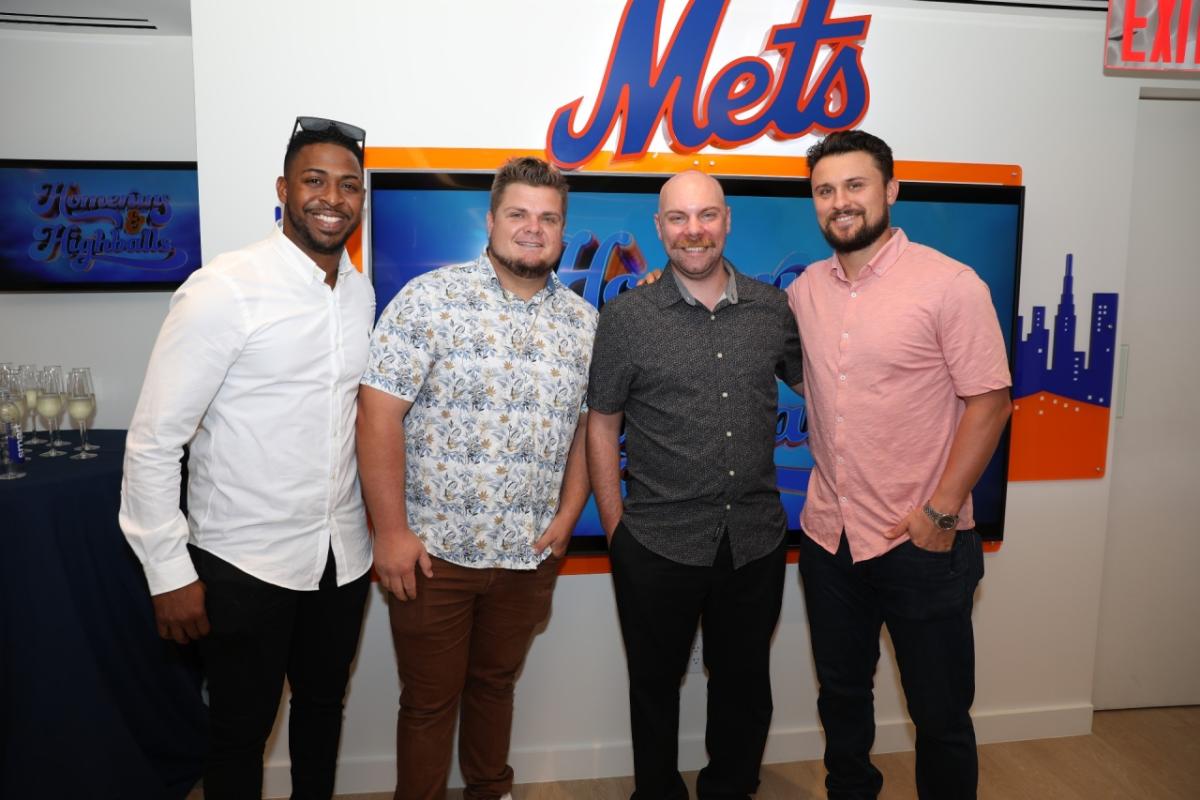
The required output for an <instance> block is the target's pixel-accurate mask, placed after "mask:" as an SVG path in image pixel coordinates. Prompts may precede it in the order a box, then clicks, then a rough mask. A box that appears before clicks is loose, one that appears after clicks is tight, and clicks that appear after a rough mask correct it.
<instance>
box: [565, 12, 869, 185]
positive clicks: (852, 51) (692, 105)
mask: <svg viewBox="0 0 1200 800" xmlns="http://www.w3.org/2000/svg"><path fill="white" fill-rule="evenodd" d="M833 4H834V0H804V2H802V3H801V4H800V7H799V10H798V11H797V12H796V19H795V20H794V21H792V22H790V23H787V24H784V25H776V26H774V27H772V28H771V31H770V35H769V36H768V39H767V45H766V49H767V50H770V51H775V52H777V53H779V54H780V56H781V60H780V63H779V66H778V67H777V68H773V67H772V66H771V64H770V63H769V62H768V61H767V60H766V59H764V58H761V57H759V56H746V57H742V58H737V59H734V60H733V61H731V62H729V63H728V64H726V65H725V66H724V67H722V68H721V69H720V70H719V71H718V72H717V74H716V75H715V76H714V77H713V79H712V80H711V81H710V82H709V84H708V86H707V87H706V88H703V92H702V91H701V90H702V85H701V83H702V79H703V76H704V75H705V73H706V72H707V70H708V63H709V59H710V57H711V55H712V49H713V45H714V43H715V42H716V38H717V33H718V32H719V31H720V28H721V23H722V21H723V20H724V17H725V12H726V10H727V8H728V5H729V0H691V2H689V3H688V5H687V8H686V9H685V10H684V12H683V14H682V16H681V17H680V19H679V22H678V23H677V24H676V26H675V30H674V32H673V33H672V35H671V40H670V42H668V44H667V47H666V49H665V50H664V51H663V54H662V56H661V58H659V57H658V55H657V54H658V52H659V47H658V32H659V29H660V26H661V23H662V11H663V8H662V7H663V0H628V2H627V3H626V6H625V11H624V13H623V14H622V16H621V22H620V24H619V26H618V27H617V33H616V38H615V41H614V42H613V47H612V50H611V52H610V54H609V58H608V67H607V69H606V71H605V74H604V78H603V80H602V81H601V84H600V89H599V92H598V93H597V100H596V103H595V106H594V107H593V110H592V113H591V116H590V117H589V119H588V121H587V122H586V123H585V124H584V125H583V127H582V128H580V127H579V126H578V115H579V109H580V106H581V105H582V103H583V98H582V97H580V98H577V99H576V100H573V101H572V102H570V103H567V104H566V105H564V106H562V107H560V108H559V109H558V110H557V111H556V112H555V113H554V116H553V118H552V119H551V121H550V127H549V130H548V131H547V134H546V153H547V156H548V157H549V159H550V160H551V161H553V162H554V163H556V164H558V165H559V166H562V167H566V168H575V167H579V166H581V165H583V164H585V163H587V162H588V161H590V160H591V159H592V158H593V157H595V155H596V154H597V153H598V152H599V151H600V148H601V147H602V146H603V145H604V143H605V142H606V141H608V139H609V136H610V135H611V134H612V132H613V130H614V128H616V126H617V124H618V123H620V126H621V127H620V133H619V136H618V143H617V149H616V153H615V155H614V160H617V161H620V160H630V159H636V158H639V157H640V156H642V155H644V154H645V153H646V151H647V149H648V148H649V146H650V139H651V137H652V136H653V135H654V132H655V130H657V129H658V127H659V125H660V124H663V125H665V135H666V137H667V141H668V143H669V145H670V147H671V149H672V150H674V151H676V152H678V153H694V152H696V151H698V150H700V149H702V148H704V147H708V146H715V147H720V148H734V147H738V146H740V145H742V144H745V143H747V142H750V141H752V140H754V139H757V138H759V137H761V136H763V135H768V136H771V137H772V138H775V139H794V138H797V137H800V136H804V135H805V134H808V133H810V132H814V131H825V132H828V131H835V130H844V129H846V128H852V127H854V126H855V125H856V124H858V122H859V121H860V120H861V119H862V118H863V116H864V115H865V114H866V112H867V106H868V104H869V101H870V90H869V87H868V85H867V76H866V73H865V72H864V71H863V67H862V45H863V42H864V41H865V40H866V37H867V30H868V28H869V27H870V22H871V18H870V16H869V15H864V16H859V17H845V18H841V19H834V18H833V17H832V13H833ZM822 57H823V61H822Z"/></svg>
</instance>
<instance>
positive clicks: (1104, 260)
mask: <svg viewBox="0 0 1200 800" xmlns="http://www.w3.org/2000/svg"><path fill="white" fill-rule="evenodd" d="M622 5H623V4H622V3H621V2H619V0H587V1H586V2H585V1H583V0H578V1H577V2H570V3H564V2H557V0H526V1H525V2H523V3H521V4H519V13H518V7H517V4H512V3H493V2H485V1H484V0H472V1H471V2H460V3H440V4H427V3H415V2H408V3H369V2H357V3H355V2H347V3H343V4H341V5H339V6H337V8H336V10H331V7H330V6H329V4H327V3H317V2H314V1H313V0H289V1H285V0H263V2H259V3H253V4H250V3H245V2H241V1H240V0H205V2H203V3H195V4H194V5H193V27H192V31H193V36H192V44H193V48H194V52H195V103H196V112H195V154H196V155H197V156H198V160H199V162H200V193H201V206H202V208H201V211H202V213H201V219H202V226H203V236H204V248H205V253H206V254H208V255H209V256H210V257H211V255H212V254H214V253H217V252H221V251H222V250H226V249H229V248H232V247H237V246H240V245H242V244H245V243H246V242H249V241H252V240H254V239H256V238H259V237H261V236H262V235H263V233H264V232H265V230H266V226H267V225H268V224H269V222H270V219H271V214H272V208H273V205H274V194H273V189H272V186H273V180H274V178H275V176H276V175H277V174H278V172H279V162H280V159H281V155H282V149H283V144H284V142H285V140H286V137H287V134H288V133H289V131H290V128H291V123H292V120H293V118H294V117H295V116H296V115H297V114H317V115H322V116H330V117H334V118H339V119H345V120H348V121H352V122H356V123H358V124H361V125H363V126H364V127H366V129H367V130H368V136H369V142H370V144H372V145H388V146H402V147H416V146H452V147H511V148H540V147H542V146H543V143H544V141H545V133H546V126H547V124H548V122H549V119H550V115H551V113H552V112H553V110H554V109H555V108H557V107H558V106H559V105H561V104H563V103H565V102H567V101H569V100H572V99H574V98H575V97H578V96H580V95H584V96H585V98H586V100H585V104H586V103H589V102H590V101H591V100H592V99H593V98H594V96H595V95H594V92H595V91H596V89H597V87H598V84H599V81H600V78H601V75H602V74H603V69H604V64H605V62H606V59H607V56H608V51H609V47H610V44H611V37H612V34H613V31H614V30H615V28H616V24H617V21H618V19H619V17H620V13H621V9H622ZM683 6H684V2H683V0H670V2H668V3H667V8H666V11H665V13H664V15H663V18H664V19H665V20H667V21H668V22H673V21H674V20H675V19H676V18H677V17H678V14H679V13H680V11H681V9H682V8H683ZM796 7H797V4H796V3H795V2H794V0H759V2H755V3H736V4H731V7H730V9H729V11H728V14H727V16H726V20H725V26H724V29H723V30H722V33H721V36H720V38H719V39H718V42H717V46H716V48H715V50H714V54H713V59H712V65H713V69H714V70H715V69H717V68H719V67H720V66H721V65H723V64H725V63H726V62H728V61H729V60H731V59H732V58H734V57H736V56H739V55H747V54H754V53H757V52H758V50H759V48H760V47H761V45H762V43H763V42H764V41H765V36H766V33H767V30H768V29H769V27H770V26H771V25H773V24H778V23H783V22H787V21H789V20H790V19H791V18H792V16H793V15H794V13H795V10H796ZM837 13H838V14H839V15H843V16H848V15H851V14H857V13H871V14H873V21H872V24H871V29H870V34H869V38H868V41H867V46H866V53H865V57H864V61H865V67H866V70H867V74H868V76H869V79H870V81H871V110H870V113H869V114H868V116H867V117H866V119H865V120H864V122H863V127H865V128H866V129H868V130H872V131H874V132H876V133H879V134H881V135H882V136H884V137H885V138H886V139H888V140H889V142H890V143H891V144H892V145H893V147H894V148H895V150H896V152H897V154H898V156H899V157H900V158H903V159H909V160H931V161H974V162H1003V163H1016V164H1019V165H1021V166H1022V167H1023V168H1024V171H1025V172H1024V174H1025V183H1026V185H1027V187H1028V195H1027V206H1026V216H1025V241H1024V250H1023V276H1022V278H1023V292H1022V298H1021V308H1022V312H1023V313H1024V314H1026V316H1027V317H1028V314H1029V308H1030V306H1032V305H1033V304H1039V305H1045V304H1052V303H1053V302H1055V301H1056V299H1057V294H1058V287H1059V281H1060V276H1061V272H1062V260H1063V255H1064V254H1065V253H1067V252H1073V253H1075V256H1076V260H1075V264H1076V276H1077V277H1076V293H1077V295H1078V296H1079V297H1081V298H1083V297H1087V296H1088V295H1090V294H1091V292H1093V291H1121V290H1123V288H1124V282H1125V264H1124V256H1125V253H1126V252H1127V238H1128V220H1129V210H1130V208H1129V206H1130V204H1129V197H1128V194H1129V191H1130V187H1131V184H1132V153H1133V143H1134V126H1135V116H1136V102H1137V93H1138V87H1139V86H1140V85H1143V84H1144V83H1145V82H1146V81H1145V80H1144V79H1141V78H1137V79H1134V78H1117V77H1105V76H1104V75H1103V74H1102V70H1101V57H1102V52H1103V42H1104V34H1105V31H1104V20H1103V16H1102V15H1091V14H1080V13H1077V12H1062V13H1055V12H1037V13H1033V12H1026V13H1012V12H1008V11H1004V10H975V9H960V8H945V7H936V6H934V7H931V6H927V5H926V4H924V3H914V2H905V1H904V0H892V1H891V2H888V0H879V1H878V2H873V3H869V4H868V3H852V2H839V3H838V4H837ZM666 38H667V37H665V36H664V37H663V39H664V41H665V39H666ZM145 41H147V40H145V39H137V40H129V39H126V40H123V41H118V40H117V39H107V38H97V37H80V38H71V37H68V36H57V35H46V36H45V37H38V38H37V39H36V40H34V37H33V35H32V34H24V35H22V36H20V37H13V36H9V37H6V38H4V39H3V40H0V67H7V68H8V69H6V74H17V73H14V72H13V70H14V69H17V70H20V73H21V74H29V73H31V72H32V71H31V70H29V68H28V64H30V63H32V62H35V61H38V62H40V60H41V59H42V58H43V57H44V55H45V53H46V52H47V51H48V50H49V51H51V52H54V53H55V54H57V55H59V58H60V60H63V61H69V62H76V63H79V62H80V61H81V59H82V58H83V56H82V55H81V54H84V53H89V54H96V55H102V56H103V58H101V59H100V60H98V61H92V62H89V70H90V72H91V75H92V76H93V77H94V78H95V79H97V82H98V83H104V82H105V80H107V81H108V82H109V83H111V82H115V81H118V80H121V79H122V78H123V77H124V78H127V76H128V75H130V74H134V72H133V70H134V67H135V65H137V64H139V63H141V62H140V61H139V58H144V57H145V56H147V55H152V56H153V57H154V60H155V61H156V63H159V65H160V72H159V74H160V75H165V76H166V79H169V86H170V92H167V91H165V88H166V87H163V89H164V90H163V91H160V92H158V94H161V95H162V96H164V97H165V98H167V102H169V107H170V112H169V113H167V114H165V115H162V118H161V119H160V115H159V114H158V113H157V112H155V113H153V115H152V118H142V117H139V116H137V114H136V112H137V110H138V109H139V107H140V106H139V104H133V103H131V104H129V109H128V110H127V109H125V108H124V107H123V108H122V111H123V116H122V118H119V119H116V120H114V119H111V118H107V117H105V114H106V113H111V112H105V110H104V109H105V98H101V97H98V96H87V95H85V94H81V96H79V97H72V98H71V104H70V109H63V108H60V105H61V103H60V100H59V95H58V94H56V91H58V90H59V87H61V85H62V81H65V78H66V72H65V71H66V69H67V67H61V69H62V70H63V71H64V72H63V74H61V75H59V76H57V77H58V79H59V80H57V81H51V80H50V79H49V78H45V79H43V78H36V77H34V76H31V77H30V78H29V79H27V82H28V80H36V85H35V86H34V88H33V89H27V88H26V87H25V86H24V85H23V86H21V87H20V88H17V87H16V86H14V85H12V84H13V83H15V82H8V83H6V85H5V87H4V90H3V91H4V92H5V95H4V97H3V99H4V107H5V108H6V109H11V108H18V109H21V110H22V111H23V112H24V117H22V116H18V115H13V116H12V119H21V118H26V119H29V120H31V121H32V122H30V123H29V124H28V125H23V126H20V129H19V130H18V131H16V132H15V134H14V132H8V133H5V134H4V136H5V137H6V139H5V146H4V148H3V149H4V151H5V154H6V155H26V156H44V157H51V156H55V157H73V158H87V157H94V158H104V157H112V158H117V157H124V158H129V157H139V156H143V155H144V157H147V158H150V157H154V158H189V157H191V156H192V154H193V153H192V150H191V147H192V131H191V129H190V127H189V124H190V119H185V117H187V116H188V114H190V111H191V109H190V107H189V106H188V104H187V103H186V101H185V100H184V99H183V96H184V95H186V94H187V87H188V86H189V85H190V79H191V64H190V63H189V62H188V61H187V56H186V53H185V51H186V43H183V42H175V41H173V40H162V39H157V40H152V42H153V43H152V44H142V42H145ZM143 49H150V50H151V51H152V53H146V52H141V51H142V50H143ZM162 62H169V63H168V64H166V65H163V64H162ZM146 72H148V71H139V72H138V73H137V74H139V75H143V74H145V73H146ZM43 80H45V82H44V83H43ZM9 95H12V97H9ZM14 104H15V105H14ZM127 111H129V112H133V113H132V115H131V113H126V112H127ZM143 113H145V114H146V116H147V117H151V114H150V112H148V111H145V109H144V107H143ZM101 117H105V119H100V118H101ZM47 118H51V119H53V120H54V122H55V125H54V126H53V127H55V128H61V130H56V132H55V134H54V136H61V137H63V141H62V142H58V143H56V142H55V141H54V137H52V136H50V135H48V134H47V132H46V131H44V130H43V129H42V124H41V122H40V121H41V120H44V119H47ZM108 125H112V126H114V127H113V130H108V129H107V128H106V126H108ZM147 125H157V126H159V130H161V136H156V135H154V134H152V133H148V132H147V131H149V130H153V128H152V127H151V128H146V127H145V126H147ZM68 126H70V127H68ZM9 127H12V126H9ZM14 135H16V136H17V137H19V139H20V141H19V142H16V143H14V144H13V145H11V146H10V145H9V144H8V137H11V136H14ZM97 140H98V141H97ZM807 144H808V141H794V142H782V143H781V142H775V141H772V140H761V141H758V142H755V143H753V144H751V145H749V146H747V147H746V148H744V149H743V151H742V152H747V153H761V154H773V155H778V154H793V155H800V154H802V152H803V150H804V149H805V147H806V146H807ZM18 145H19V146H18ZM651 149H652V150H665V149H666V146H665V144H664V142H663V141H662V140H661V138H659V139H658V140H656V142H655V143H654V144H653V145H652V148H651ZM735 235H736V233H735ZM97 297H99V299H96V298H97ZM13 302H14V298H13V296H11V295H10V296H0V303H4V304H5V305H4V308H3V311H4V313H3V314H0V341H10V342H11V341H14V339H12V338H9V337H10V336H15V337H16V340H19V341H22V342H24V341H26V340H27V339H28V340H30V342H31V343H30V344H29V345H28V346H24V345H23V346H24V347H26V349H27V350H28V355H27V356H26V355H23V354H17V353H13V354H12V355H11V356H10V355H8V354H3V355H0V360H31V359H32V360H39V361H47V360H57V361H61V362H64V363H65V362H70V363H77V361H78V360H79V359H89V358H90V359H91V360H92V362H93V367H97V365H98V364H100V362H99V358H100V357H101V355H102V354H109V355H110V357H111V358H112V361H111V362H108V363H106V366H105V368H103V369H100V370H98V371H99V372H100V373H101V375H100V376H99V377H100V378H101V380H102V385H103V386H104V389H103V390H102V394H103V393H108V394H109V395H110V396H111V399H110V400H109V403H110V404H111V405H112V406H113V407H114V410H113V417H104V418H102V419H103V420H104V421H105V423H104V424H111V425H121V424H124V421H125V420H126V419H127V418H128V414H129V412H130V411H131V409H132V395H133V394H135V393H136V390H137V386H138V385H139V384H140V381H141V374H142V370H143V369H144V363H145V359H146V356H147V354H148V352H149V348H150V344H151V340H152V338H153V335H154V331H155V330H156V329H157V324H158V320H160V319H161V316H162V313H163V311H164V310H165V297H160V296H150V297H146V296H129V295H119V296H58V295H53V296H52V295H44V296H33V297H29V296H21V297H18V298H16V301H15V302H17V303H19V304H20V308H19V309H18V310H17V312H16V313H15V315H14V316H12V317H10V316H9V314H8V309H9V306H10V304H11V303H13ZM1080 306H1081V308H1087V305H1086V304H1085V303H1084V302H1082V301H1081V302H1080ZM77 316H78V317H83V318H84V319H86V320H87V321H88V322H87V325H86V326H84V327H88V328H90V330H89V335H88V337H87V338H88V343H87V344H86V347H87V348H91V349H89V350H87V351H82V352H81V350H80V349H79V348H81V347H84V345H82V344H79V343H78V342H77V340H78V339H79V338H80V337H79V335H78V334H79V329H78V328H77V327H72V326H75V324H76V323H74V322H70V321H69V320H71V319H73V318H75V317H77ZM47 318H53V319H59V320H62V321H63V322H62V324H63V325H67V326H68V327H66V328H59V331H60V334H59V335H56V336H54V337H49V338H47V339H44V340H42V341H39V342H36V343H34V342H33V341H32V337H28V336H27V334H26V332H27V331H28V330H30V329H31V328H30V327H29V326H30V325H32V324H33V323H34V322H36V321H38V320H44V319H47ZM1080 327H1081V329H1083V328H1084V326H1083V325H1081V326H1080ZM14 331H20V333H19V334H17V333H14ZM73 354H78V357H77V358H73V357H72V356H73ZM117 387H127V388H128V393H127V394H118V393H117V391H116V389H117ZM118 402H121V403H124V405H122V406H121V411H122V412H123V415H121V416H117V415H116V408H115V407H116V406H117V405H118ZM1108 493H1109V482H1108V479H1107V478H1105V479H1100V480H1093V481H1064V482H1053V483H1018V484H1014V485H1012V487H1011V489H1010V492H1009V511H1008V525H1007V540H1006V542H1005V544H1004V548H1003V550H1002V551H1001V552H1000V553H999V554H996V555H993V556H989V557H988V558H987V563H986V568H987V577H986V578H985V580H984V583H983V585H982V587H981V589H980V592H979V595H978V605H977V611H976V615H975V619H976V625H977V642H978V645H977V649H978V655H979V670H978V685H979V690H978V694H977V701H976V704H975V713H976V717H977V719H978V723H979V724H978V728H979V735H980V739H981V741H985V742H986V741H997V740H1002V739H1021V738H1034V737H1042V736H1059V735H1074V734H1082V733H1086V732H1087V731H1088V730H1089V729H1090V720H1091V708H1092V706H1091V696H1092V667H1093V658H1094V654H1095V646H1096V619H1097V607H1098V605H1099V595H1100V576H1101V564H1102V561H1103V553H1104V531H1105V529H1106V514H1107V512H1106V509H1107V507H1108V502H1107V498H1108ZM773 665H774V675H775V685H776V714H775V721H774V725H773V734H772V738H771V741H770V743H769V746H768V754H767V755H768V760H770V761H780V760H792V759H800V758H814V757H818V756H819V754H820V750H821V738H820V734H819V731H818V728H817V721H816V711H815V698H816V691H815V683H814V679H813V672H812V666H811V661H810V657H809V655H808V645H807V626H806V624H805V621H804V609H803V604H802V601H801V599H800V593H799V591H798V587H797V580H796V575H795V571H794V569H792V570H790V571H789V576H788V582H787V590H786V595H785V604H784V611H783V619H782V622H781V624H780V629H779V632H778V635H777V638H776V646H775V650H774V654H773ZM878 686H879V689H878V693H877V694H878V707H879V718H880V722H881V725H880V731H879V737H878V749H880V750H892V749H903V748H907V747H909V746H910V739H909V738H908V733H907V730H906V729H905V727H904V725H903V722H902V721H903V705H902V701H901V699H900V693H899V688H898V683H897V680H896V677H895V670H894V668H893V666H892V664H891V661H890V658H889V657H888V656H885V658H884V663H883V664H881V668H880V673H879V677H878ZM625 692H626V681H625V672H624V659H623V653H622V649H621V645H620V636H619V632H618V629H617V624H616V615H615V611H614V608H613V602H612V592H611V585H610V583H609V579H608V577H607V576H590V577H567V578H563V579H562V580H561V581H560V584H559V588H558V592H557V594H556V598H555V609H554V612H553V617H552V619H551V621H550V623H549V625H548V628H547V630H546V632H545V633H544V634H543V635H542V636H541V637H539V638H538V639H537V640H536V641H535V643H534V645H533V649H532V651H531V653H530V657H529V661H528V664H527V666H526V669H525V673H524V675H523V677H522V680H521V682H520V684H519V686H518V696H517V713H516V720H515V726H514V735H513V754H512V762H513V764H514V766H515V768H516V770H517V775H518V780H521V781H537V780H545V779H551V778H575V777H590V776H596V775H614V774H629V773H630V772H631V758H630V751H629V741H628V737H629V732H628V714H627V711H626V708H625ZM397 694H398V687H397V682H396V677H395V668H394V664H393V662H392V658H391V655H390V636H389V633H388V629H387V619H386V609H385V607H384V606H383V604H382V603H381V602H380V601H379V598H378V596H377V595H373V596H372V601H371V604H370V607H369V610H368V619H367V624H366V630H365V634H364V640H363V644H362V649H361V652H360V656H359V660H358V663H357V667H356V672H355V674H354V677H353V680H352V685H351V693H350V698H349V706H348V719H347V724H346V729H345V734H344V739H343V749H342V753H343V765H342V769H341V770H340V773H339V779H338V790H339V791H341V792H359V791H371V790H380V789H384V788H387V787H388V786H389V785H390V783H391V782H392V781H393V779H394V771H393V770H394V767H393V765H392V755H391V753H392V745H393V742H394V715H395V703H396V697H397ZM703 717H704V687H703V682H702V681H701V680H698V679H697V678H696V677H695V676H691V677H689V679H688V682H687V684H686V686H685V688H684V696H683V713H682V723H681V730H682V736H683V739H684V742H683V747H682V749H681V760H682V762H683V766H684V767H685V768H695V767H697V766H699V765H700V764H701V763H703V754H702V750H703V746H702V741H703V740H702V736H703ZM285 736H286V734H284V735H280V736H279V737H278V739H277V740H276V741H275V742H274V743H273V746H272V748H271V750H270V752H269V754H268V761H269V765H270V770H269V772H268V783H267V788H268V793H269V794H276V795H277V794H284V793H286V788H287V777H286V759H287V749H286V742H285V741H284V739H285Z"/></svg>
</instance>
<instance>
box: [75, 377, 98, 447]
mask: <svg viewBox="0 0 1200 800" xmlns="http://www.w3.org/2000/svg"><path fill="white" fill-rule="evenodd" d="M76 370H78V371H79V372H82V373H83V376H84V380H85V381H87V387H88V397H89V398H91V401H92V410H91V412H90V413H89V414H88V418H89V419H91V417H92V415H93V414H95V413H96V387H95V384H94V383H92V370H91V367H72V368H71V371H72V372H75V371H76ZM67 413H68V414H69V413H71V410H70V408H69V407H68V408H67ZM89 427H90V426H89ZM79 449H81V450H86V451H87V452H89V453H93V452H95V451H97V450H99V449H100V445H98V444H94V443H93V442H84V443H83V444H82V445H80V447H79Z"/></svg>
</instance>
